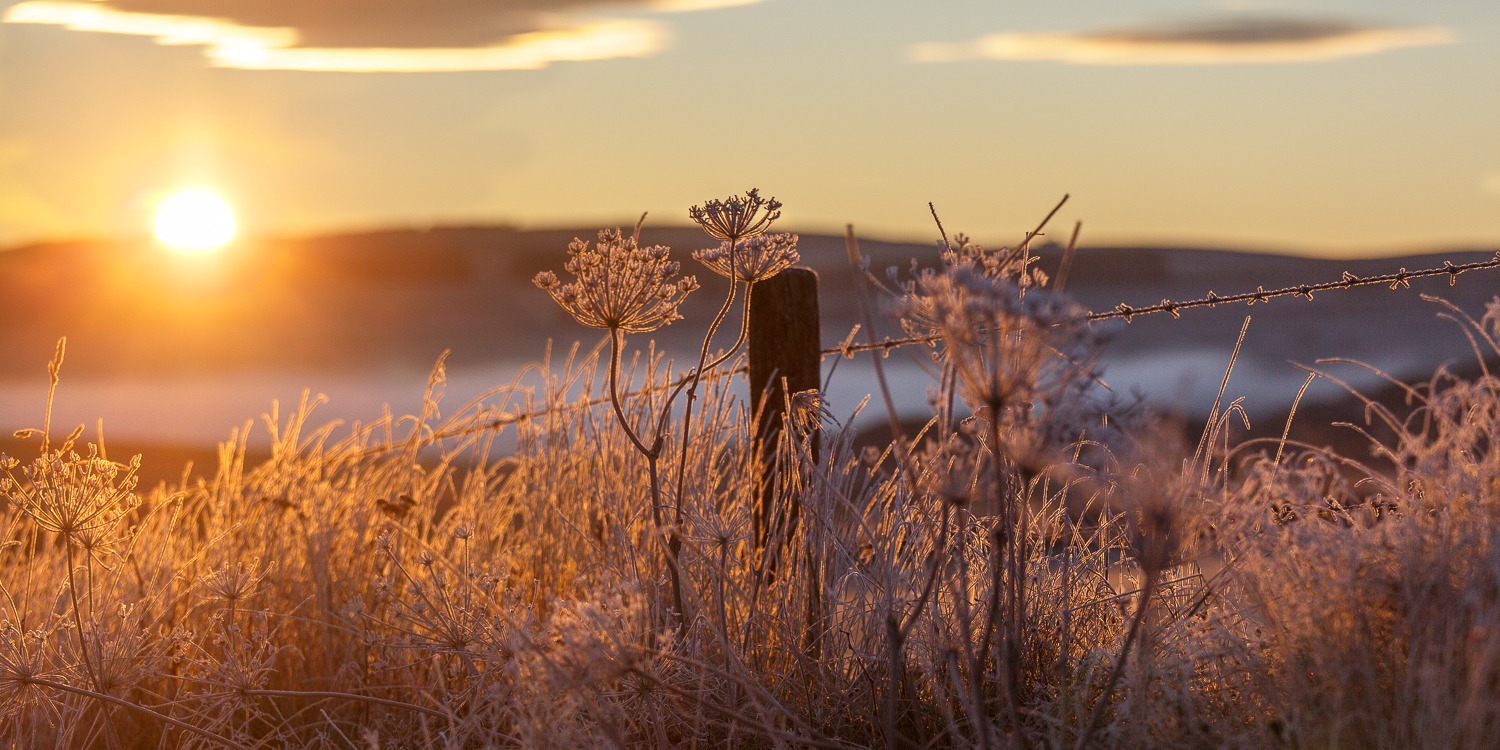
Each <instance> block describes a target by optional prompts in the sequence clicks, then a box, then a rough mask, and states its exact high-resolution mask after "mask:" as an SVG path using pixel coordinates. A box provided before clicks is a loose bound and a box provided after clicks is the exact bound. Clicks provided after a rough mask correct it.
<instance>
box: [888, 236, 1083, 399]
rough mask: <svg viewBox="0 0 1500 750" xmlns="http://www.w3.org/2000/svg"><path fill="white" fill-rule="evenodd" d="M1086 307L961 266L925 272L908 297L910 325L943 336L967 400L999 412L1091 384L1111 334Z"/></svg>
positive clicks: (946, 357) (905, 307)
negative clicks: (1089, 315)
mask: <svg viewBox="0 0 1500 750" xmlns="http://www.w3.org/2000/svg"><path fill="white" fill-rule="evenodd" d="M1084 312H1085V311H1084V310H1083V308H1081V307H1080V306H1078V305H1077V304H1076V303H1074V302H1072V301H1071V300H1069V299H1068V298H1066V297H1063V296H1061V295H1058V294H1051V293H1048V292H1045V291H1042V290H1033V291H1032V292H1031V293H1029V294H1024V295H1023V294H1022V290H1021V288H1020V287H1018V286H1016V285H1015V284H1014V283H1012V282H1011V281H1008V280H1006V279H1004V278H998V277H994V276H990V275H988V274H985V273H981V272H979V271H977V270H975V268H974V267H972V266H962V265H961V266H956V267H953V268H949V269H947V270H946V271H943V272H931V273H926V274H923V275H922V276H920V277H919V278H918V279H917V280H916V282H914V283H913V284H912V285H911V286H910V287H909V288H908V290H907V293H906V295H905V296H904V297H903V298H902V300H901V315H902V323H903V325H905V326H906V327H907V329H908V330H912V331H920V332H923V333H936V334H939V335H940V336H941V337H942V338H941V342H942V350H941V352H940V354H939V358H940V359H942V360H943V362H944V364H947V365H950V366H952V367H953V368H954V370H955V372H956V374H957V376H958V384H959V387H960V394H961V395H962V396H963V398H964V401H965V402H966V403H968V404H969V406H970V407H971V408H974V409H988V410H990V411H991V412H994V413H995V416H997V417H998V416H1002V415H1001V414H999V412H1002V411H1004V410H1007V409H1019V410H1020V411H1021V412H1022V413H1023V414H1024V413H1025V412H1027V411H1029V410H1031V409H1034V408H1038V407H1043V408H1051V407H1054V406H1056V405H1058V404H1059V403H1061V402H1062V401H1064V400H1065V399H1066V398H1069V397H1072V396H1076V395H1078V394H1077V390H1078V388H1079V387H1086V386H1087V385H1088V384H1089V383H1090V382H1091V380H1092V378H1093V376H1094V366H1095V363H1096V360H1097V353H1098V352H1097V350H1098V348H1099V346H1100V345H1101V344H1103V343H1104V341H1105V340H1106V336H1105V334H1106V332H1105V331H1104V330H1103V329H1101V328H1097V327H1094V326H1091V325H1090V324H1089V323H1088V321H1087V318H1086V316H1085V314H1084Z"/></svg>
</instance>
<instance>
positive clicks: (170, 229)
mask: <svg viewBox="0 0 1500 750" xmlns="http://www.w3.org/2000/svg"><path fill="white" fill-rule="evenodd" d="M155 228H156V237H157V239H159V240H161V241H162V242H164V243H166V244H168V245H171V246H172V247H175V248H177V249H179V250H191V251H202V250H212V249H214V248H217V247H220V246H222V245H223V244H224V243H226V242H228V241H229V240H230V239H232V238H233V237H234V230H235V224H234V212H233V211H231V210H230V209H229V204H228V203H225V202H224V199H223V198H221V197H219V195H218V194H217V193H214V192H212V191H209V190H182V191H179V192H176V193H173V194H171V195H169V196H167V199H166V200H164V201H162V203H161V207H160V208H158V209H157V210H156V225H155Z"/></svg>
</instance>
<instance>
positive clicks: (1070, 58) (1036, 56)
mask: <svg viewBox="0 0 1500 750" xmlns="http://www.w3.org/2000/svg"><path fill="white" fill-rule="evenodd" d="M1455 41H1457V39H1456V38H1455V36H1454V34H1453V32H1451V31H1449V30H1448V29H1444V28H1437V27H1406V26H1381V25H1371V24H1359V23H1354V22H1351V21H1340V20H1327V19H1306V18H1282V17H1266V16H1259V17H1257V16H1241V17H1230V18H1220V19H1212V20H1205V21H1196V22H1191V23H1180V24H1170V25H1163V26H1144V27H1137V28H1129V29H1112V30H1102V31H1092V32H1082V33H1069V32H1041V33H1006V34H991V35H989V36H984V37H981V38H979V39H976V40H974V41H969V42H952V43H950V42H929V43H924V44H917V45H914V46H912V48H911V49H910V56H911V59H912V60H915V61H917V62H952V61H957V60H978V59H991V60H1054V61H1059V62H1068V63H1077V64H1084V65H1223V64H1233V63H1295V62H1315V61H1322V60H1334V59H1338V58H1341V57H1354V56H1357V55H1373V54H1376V53H1378V52H1385V51H1386V50H1392V49H1397V48H1400V47H1416V46H1423V45H1430V44H1449V43H1452V42H1455Z"/></svg>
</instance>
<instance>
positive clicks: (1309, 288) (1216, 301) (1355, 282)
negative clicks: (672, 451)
mask: <svg viewBox="0 0 1500 750" xmlns="http://www.w3.org/2000/svg"><path fill="white" fill-rule="evenodd" d="M1487 268H1500V252H1497V253H1495V257H1494V258H1491V259H1490V260H1483V261H1476V262H1474V263H1462V264H1457V265H1455V264H1454V263H1453V262H1452V261H1443V265H1442V267H1441V268H1423V269H1420V270H1417V271H1408V270H1406V269H1405V268H1402V269H1400V270H1398V271H1395V272H1393V273H1382V274H1376V275H1374V276H1357V275H1355V274H1352V273H1349V272H1348V271H1345V272H1344V275H1343V278H1341V279H1339V280H1338V281H1325V282H1322V283H1318V284H1298V285H1296V286H1288V287H1282V288H1280V289H1269V290H1268V289H1266V288H1265V287H1260V286H1258V287H1256V289H1255V291H1253V292H1243V293H1240V294H1230V295H1225V296H1222V297H1221V296H1219V295H1217V294H1215V293H1214V292H1213V291H1212V290H1210V291H1209V292H1208V294H1207V295H1205V296H1203V297H1200V298H1198V299H1191V300H1183V301H1180V302H1173V301H1172V300H1169V299H1163V300H1162V301H1161V302H1158V303H1156V304H1154V305H1146V306H1143V307H1132V306H1131V305H1127V304H1125V303H1123V302H1122V303H1120V304H1118V305H1115V308H1114V309H1113V310H1109V311H1107V312H1091V313H1089V314H1088V315H1086V316H1084V317H1086V318H1087V319H1088V320H1089V321H1095V320H1109V319H1112V318H1123V319H1124V320H1125V322H1127V323H1129V322H1131V320H1133V319H1134V318H1135V316H1137V315H1151V314H1153V313H1161V312H1164V313H1170V314H1171V315H1172V317H1173V318H1180V317H1182V316H1181V314H1180V311H1182V310H1188V309H1191V308H1195V307H1216V306H1218V305H1223V304H1229V303H1232V302H1245V303H1247V304H1249V305H1254V304H1255V303H1257V302H1269V301H1270V300H1272V299H1275V298H1277V297H1290V296H1297V297H1303V298H1305V299H1309V300H1310V299H1312V298H1313V294H1314V293H1316V292H1324V291H1329V290H1335V289H1352V288H1354V287H1357V286H1368V285H1371V284H1390V285H1391V289H1393V290H1394V289H1399V288H1407V289H1410V288H1411V283H1410V282H1411V280H1412V279H1420V278H1426V277H1429V276H1443V275H1445V274H1446V275H1447V276H1448V285H1449V286H1453V285H1454V284H1456V283H1457V282H1458V277H1459V275H1460V274H1463V273H1466V272H1469V271H1478V270H1482V269H1487ZM940 338H942V336H940V335H937V334H931V335H927V336H912V337H910V338H904V339H890V338H888V339H886V340H885V341H880V342H876V343H873V344H855V343H853V335H852V334H851V335H850V337H849V338H848V339H845V341H844V343H843V344H841V345H839V346H835V347H832V348H828V349H824V350H822V353H823V354H841V355H843V356H844V357H853V356H854V355H855V354H858V353H860V352H868V351H890V350H891V349H895V348H897V347H901V346H909V345H911V344H930V343H932V342H934V341H937V340H938V339H940Z"/></svg>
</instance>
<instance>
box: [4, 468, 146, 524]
mask: <svg viewBox="0 0 1500 750" xmlns="http://www.w3.org/2000/svg"><path fill="white" fill-rule="evenodd" d="M14 465H15V464H14V462H13V461H12V462H11V463H10V464H8V465H7V467H6V468H7V471H8V472H9V470H10V469H13V468H14ZM139 467H140V457H139V456H137V457H136V458H135V459H134V460H133V461H132V462H131V464H130V466H129V468H128V470H127V471H126V472H125V473H124V475H123V477H122V476H121V475H120V466H119V465H118V464H115V463H113V462H111V461H106V460H104V459H102V458H98V457H97V456H96V455H95V454H94V453H93V452H90V454H89V455H88V456H87V457H82V458H81V457H79V456H78V455H76V454H72V455H70V456H69V457H67V458H64V457H63V456H62V455H59V454H53V455H48V456H44V457H42V458H38V459H36V460H35V461H33V462H32V463H31V464H30V465H28V466H26V467H25V468H24V469H23V470H22V475H23V477H24V478H25V481H24V482H21V481H18V480H17V479H16V478H15V477H14V475H13V474H12V475H11V476H8V477H6V478H5V479H4V480H3V482H0V492H3V493H4V494H5V495H6V496H7V498H8V499H9V500H10V502H11V503H13V504H15V505H16V507H18V508H19V509H20V510H21V512H22V513H25V514H26V515H27V517H29V518H31V520H32V521H33V522H35V523H36V524H37V526H39V527H41V528H42V529H43V530H45V531H50V532H52V533H54V534H57V535H58V536H61V537H63V538H65V539H67V540H68V542H69V543H70V544H83V543H87V544H88V545H89V546H90V547H102V546H105V545H107V544H108V543H109V541H110V538H111V536H112V534H113V532H114V531H115V530H116V529H117V527H118V522H119V521H120V519H121V518H122V517H123V516H124V515H125V514H126V513H128V512H129V511H131V510H132V509H134V508H135V506H136V505H137V504H138V503H139V500H138V499H137V498H136V497H135V495H134V494H132V492H131V491H132V490H134V489H135V482H136V480H135V473H136V470H137V469H138V468H139Z"/></svg>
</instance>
